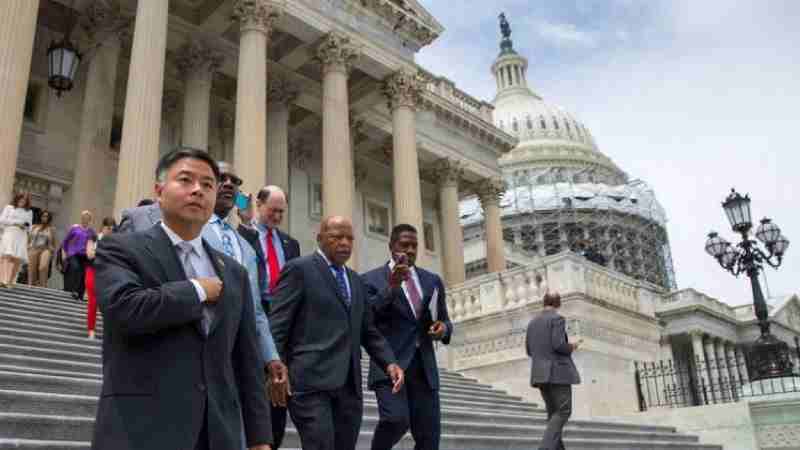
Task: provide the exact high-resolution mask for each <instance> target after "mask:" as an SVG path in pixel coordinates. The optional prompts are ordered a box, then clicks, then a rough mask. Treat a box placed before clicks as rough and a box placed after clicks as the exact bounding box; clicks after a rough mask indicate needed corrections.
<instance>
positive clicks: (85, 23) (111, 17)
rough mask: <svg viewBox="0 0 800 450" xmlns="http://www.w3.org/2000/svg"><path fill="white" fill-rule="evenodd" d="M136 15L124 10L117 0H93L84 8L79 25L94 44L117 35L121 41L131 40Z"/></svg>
mask: <svg viewBox="0 0 800 450" xmlns="http://www.w3.org/2000/svg"><path fill="white" fill-rule="evenodd" d="M133 21H134V17H133V16H131V15H130V14H128V13H127V12H126V11H124V10H123V8H122V6H121V5H120V3H119V1H117V0H93V1H92V2H91V3H90V4H89V6H87V7H86V8H84V10H83V11H82V12H81V15H80V18H79V19H78V25H79V26H80V28H81V29H82V30H83V32H84V33H86V37H87V38H88V39H89V41H90V42H91V43H93V44H102V43H103V41H105V40H107V39H110V38H112V37H116V38H118V39H120V41H121V42H125V41H127V40H130V38H131V35H132V33H133Z"/></svg>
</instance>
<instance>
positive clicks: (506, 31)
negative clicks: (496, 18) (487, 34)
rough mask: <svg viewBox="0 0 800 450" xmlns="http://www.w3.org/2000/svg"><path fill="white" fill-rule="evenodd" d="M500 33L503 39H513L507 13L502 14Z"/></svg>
mask: <svg viewBox="0 0 800 450" xmlns="http://www.w3.org/2000/svg"><path fill="white" fill-rule="evenodd" d="M500 32H501V33H503V39H511V24H509V23H508V20H506V13H500Z"/></svg>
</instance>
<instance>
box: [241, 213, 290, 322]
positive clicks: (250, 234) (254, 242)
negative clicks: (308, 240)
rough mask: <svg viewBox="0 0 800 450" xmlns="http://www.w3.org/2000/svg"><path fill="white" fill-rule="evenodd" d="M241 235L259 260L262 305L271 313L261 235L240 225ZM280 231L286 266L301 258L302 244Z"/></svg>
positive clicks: (265, 257) (265, 260) (265, 259)
mask: <svg viewBox="0 0 800 450" xmlns="http://www.w3.org/2000/svg"><path fill="white" fill-rule="evenodd" d="M238 231H239V234H241V235H242V237H243V238H244V239H245V240H246V241H247V242H248V243H250V245H251V246H253V248H254V249H255V251H256V257H257V258H258V282H259V284H260V285H261V305H262V306H263V307H264V311H266V312H267V313H269V308H270V295H269V281H268V280H267V256H266V255H265V254H264V249H263V248H262V242H261V241H260V237H259V236H260V234H259V233H258V231H257V230H254V229H252V228H247V227H245V226H243V225H239V229H238ZM277 231H278V236H280V238H281V246H282V247H283V257H284V265H286V263H288V262H289V261H291V260H293V259H295V258H299V257H300V243H299V242H297V239H294V238H293V237H291V236H289V235H288V234H286V233H284V232H283V231H281V230H277Z"/></svg>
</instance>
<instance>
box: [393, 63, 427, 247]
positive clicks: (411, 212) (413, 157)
mask: <svg viewBox="0 0 800 450" xmlns="http://www.w3.org/2000/svg"><path fill="white" fill-rule="evenodd" d="M423 87H424V80H423V79H422V77H421V76H420V75H419V74H418V73H416V72H405V71H402V72H398V73H395V74H393V75H391V76H389V77H388V78H387V79H386V80H385V81H384V94H385V95H386V97H387V98H388V100H389V109H390V110H391V111H392V139H393V145H392V181H393V183H392V184H393V192H394V197H393V199H394V224H395V225H396V224H399V223H407V224H410V225H413V226H414V227H415V228H416V229H417V235H418V236H419V242H420V243H422V242H425V236H424V229H423V226H422V193H421V190H420V181H419V155H418V153H417V126H416V108H417V105H418V104H419V101H420V94H421V92H422V89H423ZM424 254H425V252H424V251H422V252H419V256H422V255H424ZM419 256H418V257H419Z"/></svg>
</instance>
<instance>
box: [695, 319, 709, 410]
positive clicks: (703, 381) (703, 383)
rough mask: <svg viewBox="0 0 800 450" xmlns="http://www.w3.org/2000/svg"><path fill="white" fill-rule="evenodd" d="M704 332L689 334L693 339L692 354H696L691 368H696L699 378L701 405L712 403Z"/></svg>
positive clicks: (697, 393) (698, 392)
mask: <svg viewBox="0 0 800 450" xmlns="http://www.w3.org/2000/svg"><path fill="white" fill-rule="evenodd" d="M703 336H704V334H703V332H702V331H700V330H692V331H690V332H689V337H690V338H691V339H692V352H693V353H694V361H692V365H691V367H693V368H694V374H695V375H696V377H697V386H696V389H697V392H696V395H697V400H698V402H699V403H700V404H701V405H705V404H706V403H711V398H712V397H711V394H710V392H708V389H709V385H708V380H709V379H708V362H707V361H706V354H705V351H704V349H703Z"/></svg>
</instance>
